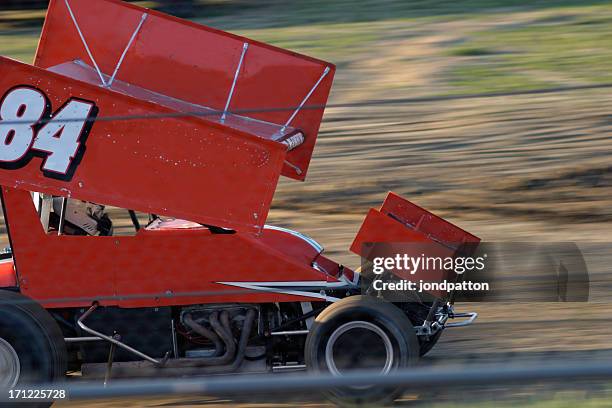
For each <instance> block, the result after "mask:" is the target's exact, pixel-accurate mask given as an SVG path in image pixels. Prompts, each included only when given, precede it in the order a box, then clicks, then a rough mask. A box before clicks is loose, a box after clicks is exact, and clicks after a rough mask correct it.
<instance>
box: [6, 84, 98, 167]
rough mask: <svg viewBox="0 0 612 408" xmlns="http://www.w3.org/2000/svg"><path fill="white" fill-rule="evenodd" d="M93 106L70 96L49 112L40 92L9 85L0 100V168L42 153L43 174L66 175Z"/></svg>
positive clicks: (88, 125) (46, 101) (81, 142)
mask: <svg viewBox="0 0 612 408" xmlns="http://www.w3.org/2000/svg"><path fill="white" fill-rule="evenodd" d="M95 108H96V106H95V104H94V103H93V102H89V101H84V100H80V99H74V98H71V99H70V100H69V101H68V103H66V104H64V106H62V107H61V108H60V109H59V110H58V111H57V112H55V113H54V114H52V115H51V106H50V104H49V102H48V99H47V97H46V96H45V94H44V93H42V92H41V91H39V90H38V89H34V88H29V87H25V86H22V87H17V88H13V89H12V90H10V91H9V92H8V93H7V94H6V95H5V96H4V98H3V99H2V102H0V167H5V168H13V169H14V168H19V167H22V166H25V165H26V164H27V163H28V162H29V160H30V159H31V157H32V156H40V155H42V156H43V157H44V162H43V164H42V166H41V169H42V170H43V172H44V173H47V172H48V173H50V174H47V175H50V176H51V177H54V176H55V177H59V178H64V177H68V178H69V177H70V173H72V172H73V171H74V170H75V169H74V166H72V165H73V161H74V159H75V158H76V157H77V156H78V155H79V152H82V150H83V149H82V147H83V146H82V144H83V143H84V140H82V139H84V137H83V136H84V135H85V134H86V132H87V130H88V129H89V128H90V127H91V120H92V117H93V116H95V114H96V109H95ZM74 164H75V165H76V164H77V163H76V162H75V163H74ZM62 176H64V177H62Z"/></svg>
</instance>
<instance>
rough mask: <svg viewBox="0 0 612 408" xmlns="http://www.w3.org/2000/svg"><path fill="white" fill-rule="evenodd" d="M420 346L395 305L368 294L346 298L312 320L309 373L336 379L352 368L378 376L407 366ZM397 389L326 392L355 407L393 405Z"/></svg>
mask: <svg viewBox="0 0 612 408" xmlns="http://www.w3.org/2000/svg"><path fill="white" fill-rule="evenodd" d="M419 350H420V347H419V343H418V340H417V337H416V334H415V331H414V327H413V326H412V324H411V323H410V320H409V319H408V317H407V316H406V315H405V314H404V312H402V311H401V310H400V309H398V308H397V307H396V306H394V305H393V304H391V303H389V302H386V301H383V300H380V299H377V298H373V297H370V296H351V297H348V298H344V299H342V300H340V301H338V302H336V303H334V304H333V305H331V306H329V307H328V308H326V309H325V310H323V312H321V313H320V314H319V315H318V316H317V318H316V319H315V322H314V324H313V325H312V328H311V330H310V333H309V334H308V337H307V339H306V345H305V360H306V365H307V367H308V369H309V370H310V371H313V372H320V373H331V374H333V375H337V376H340V375H342V374H344V373H347V372H350V371H351V370H372V371H373V372H376V373H379V374H383V375H384V374H388V373H390V372H392V371H395V370H398V369H402V368H406V367H410V366H412V365H414V364H415V363H416V362H417V361H418V358H419ZM401 391H402V390H401V388H393V389H388V388H386V389H381V388H375V387H351V388H349V389H335V390H333V391H330V392H328V393H326V394H327V397H328V398H330V399H331V400H333V401H334V402H336V403H338V404H341V405H345V406H355V405H362V404H368V405H370V404H377V405H381V404H385V403H390V402H392V401H393V400H394V399H395V398H397V396H398V395H399V394H401Z"/></svg>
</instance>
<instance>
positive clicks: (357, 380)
mask: <svg viewBox="0 0 612 408" xmlns="http://www.w3.org/2000/svg"><path fill="white" fill-rule="evenodd" d="M160 370H163V369H160ZM161 372H163V371H160V373H161ZM593 379H597V380H611V379H612V361H602V362H598V363H589V364H585V363H584V362H582V361H570V362H568V361H555V362H552V363H549V364H546V365H544V366H542V365H534V364H530V365H522V366H519V365H512V364H496V365H480V366H473V367H452V368H448V367H446V368H444V367H434V368H424V367H415V368H413V369H405V370H400V371H396V372H393V373H390V374H388V375H376V374H373V373H372V372H367V371H365V372H353V373H347V374H344V375H342V376H334V375H331V374H321V373H317V374H316V375H313V374H304V373H292V374H285V375H276V374H261V375H241V376H240V375H238V376H233V377H228V376H226V375H223V376H216V377H215V376H213V377H200V378H180V379H170V378H167V379H163V378H155V379H146V380H143V379H140V380H112V381H110V382H109V383H108V384H107V385H106V386H102V384H101V383H91V382H83V381H78V380H74V381H68V382H66V383H55V384H42V385H36V386H28V388H31V389H62V390H65V391H66V395H67V397H68V399H69V400H91V399H102V398H104V399H106V398H121V397H132V398H134V397H145V396H148V397H152V396H161V395H164V396H169V395H174V396H177V395H181V396H186V395H206V396H228V395H231V396H235V397H240V396H250V395H254V394H259V395H263V394H268V395H271V394H275V393H283V394H288V393H292V394H306V393H309V394H310V395H312V393H313V391H314V392H324V391H329V390H333V389H337V388H343V387H344V388H346V387H353V388H357V387H399V388H401V389H403V390H404V391H406V392H411V391H423V390H431V389H440V388H444V389H449V388H456V387H471V386H485V385H495V384H504V385H508V384H530V383H534V382H556V381H562V380H571V383H574V384H575V383H576V382H577V381H581V380H593ZM7 395H8V394H7V391H5V392H3V393H1V394H0V400H2V399H3V398H4V399H5V400H6V398H7Z"/></svg>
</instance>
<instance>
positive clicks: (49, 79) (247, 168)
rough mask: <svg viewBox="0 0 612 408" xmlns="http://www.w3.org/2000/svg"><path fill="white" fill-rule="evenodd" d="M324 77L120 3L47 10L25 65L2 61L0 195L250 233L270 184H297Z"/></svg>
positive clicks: (324, 70)
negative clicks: (52, 198)
mask: <svg viewBox="0 0 612 408" xmlns="http://www.w3.org/2000/svg"><path fill="white" fill-rule="evenodd" d="M333 71H334V67H333V66H331V65H330V64H327V63H325V62H322V61H318V60H315V59H312V58H309V57H305V56H301V55H298V54H295V53H292V52H289V51H285V50H281V49H278V48H275V47H272V46H269V45H266V44H262V43H258V42H255V41H251V40H248V39H246V38H242V37H238V36H235V35H232V34H228V33H224V32H221V31H218V30H214V29H211V28H207V27H203V26H199V25H197V24H194V23H191V22H187V21H183V20H180V19H176V18H173V17H170V16H166V15H163V14H161V13H157V12H154V11H150V10H147V9H143V8H139V7H136V6H133V5H130V4H127V3H123V2H120V1H116V0H98V1H95V2H92V1H86V0H52V1H51V3H50V5H49V10H48V14H47V18H46V21H45V25H44V28H43V34H42V36H41V40H40V43H39V47H38V50H37V54H36V59H35V64H34V66H30V65H27V64H22V63H19V62H17V61H13V60H10V59H8V58H0V96H1V97H2V99H1V100H0V141H4V143H0V184H3V185H7V186H13V187H17V188H22V189H26V190H30V191H39V192H44V193H49V194H56V195H62V196H70V197H75V198H79V199H82V200H87V201H93V202H99V203H103V204H108V205H115V206H119V207H124V208H132V209H134V210H139V211H145V212H153V213H157V214H162V215H171V216H175V217H180V218H184V219H188V220H192V221H196V222H201V223H205V224H212V225H217V226H222V227H227V228H233V229H236V230H243V231H250V232H257V231H260V230H261V228H262V226H263V224H264V222H265V219H266V217H267V213H268V210H269V207H270V203H271V201H272V197H273V195H274V191H275V189H276V185H277V182H278V178H279V176H280V175H281V174H284V175H286V176H289V177H292V178H296V179H303V178H304V177H305V175H306V170H307V168H308V164H309V162H310V157H311V154H312V149H313V148H314V143H315V141H316V136H317V132H318V127H319V124H320V121H321V117H322V114H323V107H324V105H325V103H326V101H327V97H328V93H329V90H330V87H331V81H332V77H333ZM304 105H308V106H304ZM312 105H316V106H317V108H315V109H312ZM300 106H301V108H300V109H297V107H300Z"/></svg>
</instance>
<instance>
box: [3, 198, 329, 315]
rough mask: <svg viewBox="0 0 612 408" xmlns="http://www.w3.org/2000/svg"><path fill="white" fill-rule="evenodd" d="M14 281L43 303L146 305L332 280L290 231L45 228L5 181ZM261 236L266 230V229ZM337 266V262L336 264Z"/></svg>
mask: <svg viewBox="0 0 612 408" xmlns="http://www.w3.org/2000/svg"><path fill="white" fill-rule="evenodd" d="M3 200H4V204H5V210H6V214H5V215H6V219H7V223H8V225H9V228H10V230H11V243H12V247H13V254H14V258H15V263H16V265H17V271H18V277H19V285H20V288H21V291H22V292H23V293H24V294H26V295H27V296H29V297H31V298H33V299H35V300H37V301H39V302H41V303H42V304H43V305H45V306H47V307H78V306H86V305H88V304H90V303H91V302H92V301H93V300H96V299H97V300H99V301H100V302H101V303H102V304H104V305H119V306H124V307H151V306H162V305H181V304H182V305H186V304H197V303H226V302H262V303H263V302H265V303H268V302H287V301H300V300H310V301H312V300H313V299H312V298H309V297H304V296H296V295H288V294H282V293H274V292H257V291H254V290H247V289H242V288H240V287H237V286H230V285H225V284H220V283H216V282H288V283H291V282H313V283H315V282H325V281H329V282H335V281H336V279H335V278H333V277H332V276H331V275H328V274H325V273H323V272H320V271H318V270H316V269H314V268H312V267H311V265H310V264H309V263H308V262H305V261H306V260H307V257H302V258H301V259H300V258H298V259H296V258H295V257H293V256H291V255H289V254H294V253H296V252H299V251H300V248H303V251H304V253H307V249H305V246H307V245H305V244H304V243H303V242H298V241H295V240H293V239H291V238H288V239H287V240H285V241H283V242H281V241H280V240H279V239H278V237H276V238H274V241H275V243H276V247H270V246H268V245H267V244H266V242H265V241H264V240H263V239H261V238H259V237H255V236H252V235H250V234H240V233H236V234H210V232H209V231H208V230H206V229H197V228H196V229H185V230H176V229H175V230H163V229H161V230H158V231H144V232H142V233H139V234H137V235H136V236H132V237H125V236H124V237H88V236H66V235H62V236H58V235H55V234H49V235H47V234H45V233H44V232H43V230H42V226H41V223H40V221H39V220H38V217H37V214H36V211H35V208H34V205H33V203H32V199H31V196H30V194H29V193H28V192H26V191H23V190H15V189H11V188H7V187H5V188H3ZM263 236H264V237H265V236H266V233H265V232H264V234H263ZM336 271H337V265H336Z"/></svg>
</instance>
